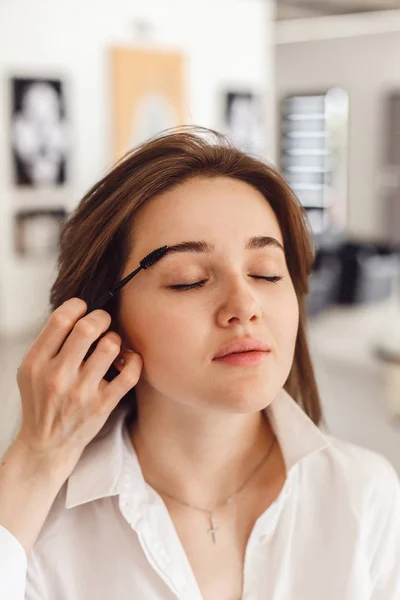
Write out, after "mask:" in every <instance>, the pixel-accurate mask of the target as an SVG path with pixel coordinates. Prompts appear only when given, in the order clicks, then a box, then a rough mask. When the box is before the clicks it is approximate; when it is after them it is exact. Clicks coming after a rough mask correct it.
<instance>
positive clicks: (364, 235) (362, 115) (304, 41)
mask: <svg viewBox="0 0 400 600" xmlns="http://www.w3.org/2000/svg"><path fill="white" fill-rule="evenodd" d="M399 56H400V0H277V1H276V2H273V1H272V0H168V1H165V0H164V1H160V0H146V1H145V2H144V1H142V0H97V2H96V3H93V2H92V1H89V0H79V2H78V0H68V2H67V1H66V0H58V1H57V2H54V1H53V0H13V2H6V1H5V0H0V120H1V124H0V367H1V377H0V399H1V400H0V454H2V453H3V451H5V449H6V447H7V446H8V444H9V443H10V441H11V440H12V437H13V435H14V434H15V432H16V428H17V427H18V421H19V418H20V405H19V394H18V387H17V384H16V380H15V377H16V370H17V368H18V366H19V364H20V362H21V361H22V359H23V356H24V354H25V352H26V351H27V349H28V347H29V345H30V343H31V342H32V341H33V339H34V338H35V337H36V335H37V334H38V332H39V331H40V329H41V327H42V325H43V324H44V322H45V321H46V320H47V318H48V315H49V305H48V303H49V288H50V286H51V284H52V281H53V280H54V278H55V274H56V260H57V247H58V236H59V228H60V226H61V225H62V223H63V222H64V220H65V218H66V217H67V216H68V214H69V212H70V211H71V210H72V209H73V208H74V207H75V206H76V204H77V203H78V202H79V200H80V198H81V197H82V195H83V194H84V193H85V192H86V191H87V190H88V188H89V187H90V186H91V185H92V184H93V183H94V182H95V181H96V180H98V179H99V178H100V177H102V176H103V175H104V174H105V172H106V171H107V170H108V168H109V167H110V165H111V164H112V163H113V162H114V161H115V160H116V159H117V158H118V157H119V156H121V154H123V153H124V152H125V151H126V150H128V149H129V148H131V147H132V146H134V145H136V144H138V143H140V142H141V141H144V140H145V139H147V138H148V137H150V136H152V135H154V134H155V133H157V132H158V131H161V130H163V129H165V128H167V127H172V126H175V125H180V124H185V123H195V124H198V125H202V126H206V127H210V128H213V129H217V130H220V131H222V132H224V133H226V134H227V135H228V136H230V137H231V139H232V140H233V141H234V142H235V144H237V145H238V146H239V147H240V148H242V149H244V150H245V151H247V152H249V153H252V154H255V155H257V156H261V157H262V158H263V159H265V160H268V161H270V162H272V163H273V164H275V165H277V166H278V168H279V169H280V170H281V172H282V173H283V174H284V176H285V178H286V179H287V180H288V182H289V183H290V185H291V186H292V188H293V189H294V190H295V192H296V194H297V195H298V197H299V199H300V201H301V203H302V204H303V206H304V207H305V210H306V211H307V215H308V219H309V224H310V228H311V231H312V235H313V237H314V241H315V246H316V261H315V265H314V269H313V273H312V275H311V277H310V294H309V297H308V299H307V311H308V315H309V337H310V344H311V351H312V355H313V359H314V364H315V369H316V375H317V380H318V384H319V388H320V392H321V398H322V404H323V409H324V412H325V416H326V422H327V425H328V427H329V430H330V431H331V433H332V434H334V435H337V436H339V437H342V438H343V439H346V440H348V441H350V442H353V443H356V444H359V445H362V446H365V447H368V448H371V449H373V450H376V451H378V452H380V453H381V454H383V455H385V456H386V457H387V458H388V459H389V460H390V461H391V462H392V463H393V464H394V466H395V467H396V469H397V470H398V472H399V474H400V256H399V255H400V61H399V60H398V57H399Z"/></svg>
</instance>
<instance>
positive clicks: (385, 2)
mask: <svg viewBox="0 0 400 600" xmlns="http://www.w3.org/2000/svg"><path fill="white" fill-rule="evenodd" d="M276 4H277V18H278V20H283V19H300V18H307V17H320V16H325V15H344V14H350V13H362V12H371V11H377V10H394V9H400V0H276Z"/></svg>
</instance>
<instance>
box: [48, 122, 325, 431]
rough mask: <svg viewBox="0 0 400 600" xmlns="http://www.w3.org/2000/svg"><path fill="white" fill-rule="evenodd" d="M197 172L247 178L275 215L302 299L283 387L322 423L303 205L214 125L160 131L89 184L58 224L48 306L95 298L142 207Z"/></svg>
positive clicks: (124, 254)
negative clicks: (309, 325) (308, 307)
mask: <svg viewBox="0 0 400 600" xmlns="http://www.w3.org/2000/svg"><path fill="white" fill-rule="evenodd" d="M196 176H203V177H207V178H214V177H221V176H223V177H231V178H234V179H238V180H240V181H244V182H246V183H248V184H249V185H251V186H253V188H255V189H257V190H258V191H259V192H261V193H262V194H263V196H264V197H265V200H266V202H268V203H269V204H270V206H271V208H272V209H273V211H274V213H275V215H276V218H277V220H278V223H279V226H280V229H281V231H282V236H283V242H284V248H285V256H286V262H287V266H288V270H289V273H290V276H291V279H292V281H293V285H294V289H295V292H296V296H297V300H298V304H299V327H298V332H297V339H296V345H295V352H294V358H293V363H292V367H291V371H290V373H289V376H288V378H287V380H286V382H285V384H284V387H285V389H286V390H287V391H288V393H289V394H290V395H291V396H292V397H293V398H294V400H296V402H297V403H298V404H299V405H300V406H301V407H302V408H303V409H304V411H305V412H306V414H307V415H308V416H309V417H310V418H311V419H312V420H313V422H314V423H315V424H317V425H319V424H320V422H321V420H322V411H321V405H320V399H319V395H318V389H317V385H316V381H315V376H314V371H313V367H312V362H311V358H310V353H309V349H308V343H307V339H306V315H305V305H304V300H305V296H306V295H307V293H308V276H309V275H310V273H311V269H312V265H313V261H314V248H313V244H312V239H311V235H310V233H309V229H308V225H307V221H306V218H305V214H304V210H303V208H302V206H301V204H300V202H299V201H298V199H297V197H296V195H295V194H294V192H293V191H292V189H291V188H290V186H289V185H288V184H287V183H286V181H285V179H284V178H283V177H282V176H281V175H280V174H279V172H278V171H277V170H276V169H275V168H273V167H272V166H270V165H268V164H266V163H265V162H264V161H262V160H260V159H258V158H255V157H252V156H249V155H247V154H245V153H243V152H241V151H240V150H238V149H237V148H235V147H233V146H232V145H231V143H230V142H229V141H228V140H227V139H226V138H225V137H224V136H223V135H221V134H219V133H217V132H215V131H212V130H209V129H205V128H200V127H191V126H190V127H184V128H178V129H173V130H168V131H166V132H163V133H162V134H160V135H159V136H157V137H155V138H153V139H151V140H149V141H147V142H145V143H144V144H142V145H141V146H139V147H138V148H136V149H134V150H133V151H131V152H129V153H128V154H126V155H125V156H124V157H123V158H122V159H121V160H120V161H119V162H117V163H116V164H115V165H114V166H113V168H112V169H111V170H110V171H109V172H108V173H107V174H106V175H105V176H104V177H103V178H102V179H101V180H100V181H99V182H98V183H96V184H95V185H94V186H93V187H92V188H91V189H90V190H89V191H88V192H87V194H86V195H85V196H84V197H83V198H82V200H81V201H80V203H79V204H78V206H77V207H76V208H75V210H74V211H73V212H72V214H71V215H70V216H69V218H68V220H67V221H66V222H65V224H64V226H63V229H62V231H61V237H60V250H59V256H58V274H57V277H56V279H55V281H54V283H53V286H52V288H51V293H50V304H51V309H52V310H55V309H56V308H57V307H58V306H60V305H61V304H62V303H63V302H65V301H66V300H68V299H69V298H72V297H75V296H76V297H79V298H82V299H83V300H85V302H87V303H88V304H89V305H90V304H91V303H93V302H94V301H95V300H96V299H97V298H98V297H99V296H101V295H102V294H103V293H104V292H105V291H107V290H109V289H111V288H112V287H113V285H114V284H115V283H117V282H118V281H120V279H121V276H122V272H123V268H124V265H125V262H126V260H127V258H128V256H129V251H130V247H129V245H130V244H131V243H132V240H133V243H134V239H135V233H136V232H135V224H136V223H135V217H136V216H137V215H138V213H139V211H140V209H141V208H142V207H143V206H145V205H146V204H147V203H148V202H149V201H150V200H151V199H152V198H153V197H154V196H156V195H157V194H161V193H162V192H165V191H167V190H170V189H172V188H173V187H174V186H176V185H177V184H180V183H182V182H184V181H187V180H188V179H190V178H192V177H196ZM118 306H119V304H118V295H117V297H116V299H113V300H112V301H111V302H110V304H109V306H107V309H106V310H107V311H108V312H109V313H110V315H111V317H112V324H111V329H113V328H114V329H115V330H118V321H117V315H118ZM117 374H118V371H117V369H116V368H115V367H114V366H113V365H112V366H111V367H110V369H109V371H108V372H107V374H106V377H105V378H106V379H107V380H108V381H111V380H112V379H113V378H114V377H115V376H116V375H117ZM126 404H128V405H130V406H131V408H132V415H133V417H132V418H133V419H134V418H135V415H136V414H137V413H136V406H135V405H136V402H135V391H134V388H133V389H132V390H131V391H130V392H129V393H128V394H127V395H126V396H125V397H124V398H123V399H122V400H121V402H120V405H119V406H121V405H126ZM117 409H118V407H117ZM117 409H115V410H117Z"/></svg>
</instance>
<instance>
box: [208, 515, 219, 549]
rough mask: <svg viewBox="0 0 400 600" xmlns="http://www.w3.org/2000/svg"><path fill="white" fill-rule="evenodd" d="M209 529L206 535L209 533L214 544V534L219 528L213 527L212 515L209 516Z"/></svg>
mask: <svg viewBox="0 0 400 600" xmlns="http://www.w3.org/2000/svg"><path fill="white" fill-rule="evenodd" d="M210 525H211V527H210V529H207V533H211V535H212V539H213V542H214V544H216V539H215V534H216V532H217V531H218V529H219V527H215V525H214V522H213V518H212V515H210Z"/></svg>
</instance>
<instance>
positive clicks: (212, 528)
mask: <svg viewBox="0 0 400 600" xmlns="http://www.w3.org/2000/svg"><path fill="white" fill-rule="evenodd" d="M275 442H276V437H275V436H274V438H273V440H272V443H271V445H270V447H269V449H268V452H267V454H266V456H264V458H263V459H262V461H261V462H260V463H259V464H258V465H257V466H256V468H255V469H254V470H253V471H252V472H251V473H250V475H249V477H248V478H247V479H246V481H245V482H244V483H243V484H242V485H241V486H240V488H239V489H238V490H236V492H234V493H233V494H232V495H231V496H229V498H228V499H227V500H225V501H224V502H222V503H221V504H218V505H217V506H216V507H215V508H214V509H213V510H212V511H210V510H206V509H204V508H199V507H198V506H193V505H192V504H188V503H187V502H183V501H182V500H177V498H175V497H174V496H171V494H167V492H164V491H162V490H159V489H157V488H155V487H154V486H153V485H152V486H151V487H153V489H155V490H156V491H157V492H158V493H159V494H162V495H163V496H167V497H168V498H171V500H173V501H174V502H177V503H178V504H182V505H183V506H187V507H188V508H193V509H194V510H198V511H200V512H203V513H206V514H208V518H209V520H210V528H209V529H207V533H210V534H211V536H212V539H213V542H214V544H216V543H217V541H216V536H215V534H216V533H217V531H218V530H219V529H220V528H219V527H216V526H215V523H214V519H213V512H215V511H216V510H217V509H218V508H221V507H222V506H225V505H226V504H231V502H232V500H233V498H234V497H235V496H237V494H239V493H240V492H241V491H242V489H243V488H244V487H245V485H247V483H248V482H249V481H250V479H251V478H252V477H253V476H254V475H255V474H256V473H257V472H258V471H259V470H260V469H261V467H262V466H263V464H264V463H265V462H266V461H267V460H268V458H269V457H270V455H271V453H272V450H273V448H274V445H275Z"/></svg>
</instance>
